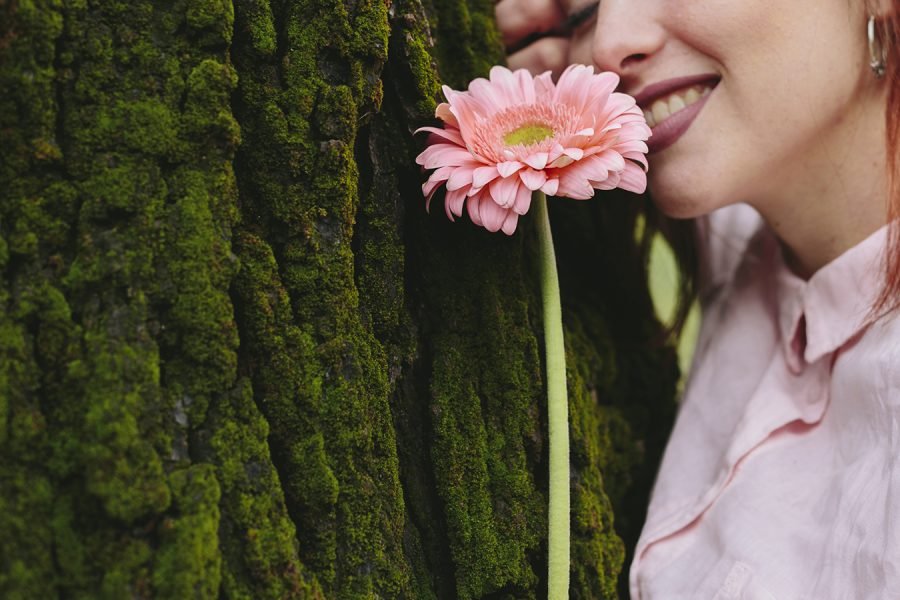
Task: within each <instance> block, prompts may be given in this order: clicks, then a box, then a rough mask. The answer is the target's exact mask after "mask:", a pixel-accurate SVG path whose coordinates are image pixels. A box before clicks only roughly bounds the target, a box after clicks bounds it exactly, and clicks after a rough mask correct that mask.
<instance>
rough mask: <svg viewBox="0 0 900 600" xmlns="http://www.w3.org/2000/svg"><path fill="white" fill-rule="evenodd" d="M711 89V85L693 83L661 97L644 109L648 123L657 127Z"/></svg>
mask: <svg viewBox="0 0 900 600" xmlns="http://www.w3.org/2000/svg"><path fill="white" fill-rule="evenodd" d="M711 91H712V87H711V86H708V85H693V86H691V87H689V88H687V89H683V90H679V91H677V92H673V93H671V94H669V95H668V96H664V97H662V98H659V99H658V100H656V101H655V102H654V103H653V104H651V105H650V110H645V111H644V118H645V119H647V125H649V126H650V127H651V128H652V127H656V126H657V125H658V124H659V123H662V122H663V121H664V120H665V119H668V118H669V116H670V115H672V114H674V113H677V112H678V111H679V110H681V109H683V108H686V107H688V106H690V105H691V104H693V103H694V102H696V101H697V100H699V99H700V98H702V97H704V96H706V95H708V94H709V93H710V92H711Z"/></svg>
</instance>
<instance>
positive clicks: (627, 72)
mask: <svg viewBox="0 0 900 600" xmlns="http://www.w3.org/2000/svg"><path fill="white" fill-rule="evenodd" d="M659 4H660V2H658V0H602V2H600V6H599V7H598V9H597V21H596V27H595V29H594V37H593V39H592V44H591V58H592V59H593V61H594V65H595V66H596V67H597V68H599V69H600V70H603V71H612V72H614V73H617V74H618V75H619V76H620V77H622V79H623V80H625V79H628V78H630V77H631V76H634V75H636V74H637V72H639V71H640V70H641V68H642V66H644V65H646V63H648V62H649V61H650V59H651V58H652V57H653V56H654V55H655V54H656V53H657V52H658V51H659V50H660V48H662V46H663V44H664V43H665V29H664V27H663V25H662V23H660V19H659V14H658V7H659ZM623 83H625V82H624V81H623ZM623 87H624V86H623Z"/></svg>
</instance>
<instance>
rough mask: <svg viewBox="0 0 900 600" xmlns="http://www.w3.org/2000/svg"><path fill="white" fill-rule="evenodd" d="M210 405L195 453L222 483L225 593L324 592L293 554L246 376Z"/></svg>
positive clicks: (291, 531) (252, 597) (252, 599)
mask: <svg viewBox="0 0 900 600" xmlns="http://www.w3.org/2000/svg"><path fill="white" fill-rule="evenodd" d="M222 400H223V401H222V402H219V403H217V404H215V405H214V406H212V407H211V409H210V412H209V416H208V421H207V423H206V427H205V429H206V430H207V431H209V432H210V433H211V437H209V438H208V439H205V440H204V443H203V444H201V447H200V448H199V452H200V454H201V455H203V456H205V457H208V458H209V460H211V461H212V462H213V463H214V464H215V465H216V478H217V479H218V481H219V482H220V485H221V490H222V502H221V505H222V515H221V524H220V527H219V540H220V541H219V545H220V548H221V549H222V558H223V563H222V588H221V593H222V596H224V597H225V598H232V599H242V600H243V599H246V600H256V599H272V600H276V599H278V600H280V599H286V598H304V599H307V598H309V599H316V598H324V595H323V594H322V591H321V589H320V587H319V585H318V583H317V582H316V580H315V577H314V576H313V575H311V574H310V573H309V572H308V571H306V570H305V569H304V567H303V566H302V565H301V563H300V560H299V557H298V554H297V538H296V529H295V526H294V524H293V523H292V522H291V519H290V518H289V517H288V514H287V510H286V508H285V498H284V494H283V492H282V484H281V482H280V481H279V477H278V473H277V472H276V470H275V467H274V466H273V464H272V459H271V457H270V455H269V445H268V442H267V437H268V434H269V428H268V425H267V423H266V420H265V419H264V418H263V416H262V415H261V414H260V412H259V410H258V409H257V407H256V405H255V404H254V402H253V390H252V388H251V387H250V385H249V382H247V381H246V380H242V381H241V382H240V383H239V385H238V386H237V388H236V389H235V391H234V392H233V393H232V394H229V395H228V396H226V397H225V398H223V399H222Z"/></svg>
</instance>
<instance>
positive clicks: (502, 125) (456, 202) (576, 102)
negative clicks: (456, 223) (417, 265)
mask: <svg viewBox="0 0 900 600" xmlns="http://www.w3.org/2000/svg"><path fill="white" fill-rule="evenodd" d="M618 83H619V78H618V76H617V75H615V74H614V73H608V72H607V73H597V74H595V73H594V69H593V67H590V66H584V65H571V66H570V67H569V68H567V69H566V70H565V72H564V73H563V74H562V75H561V76H560V78H559V81H558V82H557V83H556V84H554V83H553V80H552V79H551V78H550V72H549V71H548V72H546V73H543V74H541V75H538V76H537V77H532V76H531V75H530V74H529V73H528V71H526V70H525V69H519V70H517V71H515V72H512V71H510V70H509V69H506V68H505V67H494V68H492V69H491V72H490V79H489V80H488V79H482V78H479V79H476V80H474V81H473V82H472V83H471V84H469V89H468V91H465V92H458V91H455V90H452V89H450V88H449V87H447V86H444V88H443V90H444V95H445V96H446V98H447V101H448V102H444V103H441V104H440V105H438V107H437V111H436V112H435V114H436V116H437V117H438V118H440V119H441V120H442V121H444V125H445V126H444V128H443V129H441V128H437V127H422V128H420V129H418V130H417V131H416V133H418V132H419V131H427V132H429V133H430V134H431V135H429V145H428V147H427V148H426V149H425V151H424V152H422V153H421V154H420V155H419V156H418V157H417V158H416V162H417V163H418V164H420V165H422V166H424V167H425V168H426V169H436V171H435V172H434V173H432V174H431V177H429V178H428V181H427V182H426V183H425V184H424V185H423V186H422V191H423V193H424V194H425V196H426V197H427V203H426V207H427V206H429V205H430V204H431V198H432V196H434V193H435V192H436V191H437V189H438V188H439V187H440V186H441V184H444V183H446V184H447V195H446V200H445V204H444V208H445V210H446V212H447V216H448V217H449V218H450V219H451V220H453V216H454V215H456V216H462V210H463V205H464V204H466V207H467V209H468V213H469V218H470V219H471V220H472V222H474V223H475V224H476V225H480V226H483V227H485V228H486V229H488V231H498V230H501V229H502V230H503V232H504V233H506V234H507V235H511V234H512V233H513V232H514V231H515V230H516V225H517V223H518V220H519V215H523V214H525V213H526V212H527V211H528V208H529V206H530V204H531V193H532V192H533V191H534V190H541V191H542V192H544V193H545V194H547V195H548V196H567V197H569V198H577V199H587V198H591V197H592V196H593V195H594V190H595V189H599V190H609V189H613V188H616V187H619V188H622V189H625V190H628V191H632V192H636V193H642V192H643V191H644V190H645V189H646V187H647V177H646V174H645V171H646V169H647V159H646V158H645V156H644V155H645V154H646V153H647V144H646V143H645V142H646V140H647V138H649V137H650V128H649V127H648V126H647V123H646V121H645V120H644V115H643V113H642V111H641V110H640V109H639V108H638V107H637V105H636V104H635V102H634V98H632V97H631V96H628V95H626V94H620V93H615V92H613V90H614V89H615V87H616V85H618ZM634 161H636V162H634ZM466 199H468V202H467V203H466Z"/></svg>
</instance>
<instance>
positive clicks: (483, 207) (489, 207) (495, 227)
mask: <svg viewBox="0 0 900 600" xmlns="http://www.w3.org/2000/svg"><path fill="white" fill-rule="evenodd" d="M478 209H479V216H480V217H481V222H482V223H483V224H484V228H485V229H487V230H488V231H490V232H491V233H493V232H495V231H500V227H502V226H503V221H505V220H506V215H507V213H508V212H509V210H507V209H506V208H502V207H500V206H498V205H497V204H496V203H494V202H491V200H490V199H489V198H485V199H484V200H482V201H481V203H480V205H479V207H478Z"/></svg>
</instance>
